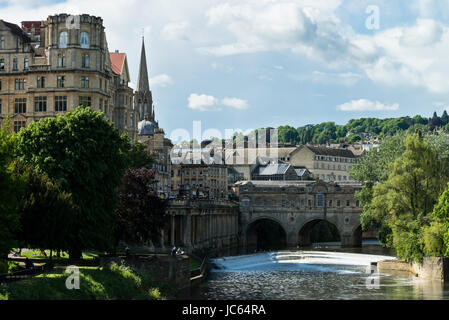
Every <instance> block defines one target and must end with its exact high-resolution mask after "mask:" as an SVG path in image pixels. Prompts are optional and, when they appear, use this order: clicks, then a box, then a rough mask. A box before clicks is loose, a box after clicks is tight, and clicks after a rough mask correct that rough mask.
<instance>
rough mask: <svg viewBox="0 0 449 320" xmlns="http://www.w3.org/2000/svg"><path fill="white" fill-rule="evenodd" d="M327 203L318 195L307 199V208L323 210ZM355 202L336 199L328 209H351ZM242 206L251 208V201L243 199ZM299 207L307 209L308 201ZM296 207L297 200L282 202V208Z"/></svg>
mask: <svg viewBox="0 0 449 320" xmlns="http://www.w3.org/2000/svg"><path fill="white" fill-rule="evenodd" d="M325 203H326V200H325V197H324V195H323V194H317V195H315V196H314V197H313V200H312V199H307V207H309V208H312V207H314V208H317V207H318V208H322V207H324V204H325ZM353 203H354V202H351V200H341V199H336V200H329V201H328V202H327V207H328V208H334V206H335V208H341V207H342V205H343V204H345V205H346V207H348V208H349V207H351V204H353ZM242 205H244V206H249V205H250V200H249V199H243V200H242ZM257 205H262V206H268V205H269V201H268V200H264V201H263V202H262V203H258V204H257ZM299 205H300V207H301V208H304V207H306V199H301V200H300V201H299ZM288 206H290V207H295V200H290V201H287V200H282V207H284V208H285V207H288ZM355 206H356V207H360V201H359V200H355Z"/></svg>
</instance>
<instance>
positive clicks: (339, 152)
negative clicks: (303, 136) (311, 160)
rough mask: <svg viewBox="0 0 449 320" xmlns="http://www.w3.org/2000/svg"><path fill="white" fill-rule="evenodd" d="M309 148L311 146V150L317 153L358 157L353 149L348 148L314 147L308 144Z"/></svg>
mask: <svg viewBox="0 0 449 320" xmlns="http://www.w3.org/2000/svg"><path fill="white" fill-rule="evenodd" d="M307 148H309V150H310V151H312V152H313V153H315V154H316V155H322V156H334V157H344V158H355V157H356V156H355V155H354V153H353V152H352V151H351V150H346V149H333V148H324V147H312V146H307Z"/></svg>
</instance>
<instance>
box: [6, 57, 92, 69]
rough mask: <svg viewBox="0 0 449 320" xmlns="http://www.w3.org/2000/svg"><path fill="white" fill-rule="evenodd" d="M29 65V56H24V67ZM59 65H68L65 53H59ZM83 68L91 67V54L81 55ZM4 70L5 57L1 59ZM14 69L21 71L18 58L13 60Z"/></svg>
mask: <svg viewBox="0 0 449 320" xmlns="http://www.w3.org/2000/svg"><path fill="white" fill-rule="evenodd" d="M29 67H30V65H29V59H28V58H24V59H23V69H24V70H25V71H26V70H28V69H29ZM58 67H59V68H64V67H66V58H65V53H60V54H58ZM81 68H90V56H89V54H83V55H82V56H81ZM4 70H5V59H4V58H1V59H0V71H4ZM12 70H13V71H19V67H18V61H17V58H13V60H12Z"/></svg>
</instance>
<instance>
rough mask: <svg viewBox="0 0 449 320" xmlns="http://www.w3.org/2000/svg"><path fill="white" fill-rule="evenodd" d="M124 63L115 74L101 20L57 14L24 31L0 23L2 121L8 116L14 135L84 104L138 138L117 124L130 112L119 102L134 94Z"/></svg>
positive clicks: (129, 105) (26, 25) (127, 105)
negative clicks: (45, 119)
mask: <svg viewBox="0 0 449 320" xmlns="http://www.w3.org/2000/svg"><path fill="white" fill-rule="evenodd" d="M38 25H39V28H38V27H37V26H38ZM124 65H125V66H124V67H123V68H122V69H121V71H123V72H118V73H117V72H114V70H113V67H112V66H111V57H110V53H109V50H108V45H107V41H106V34H105V31H104V26H103V20H102V19H101V18H100V17H95V16H91V15H87V14H83V15H80V16H76V17H73V16H70V15H67V14H58V15H54V16H49V17H48V18H47V20H45V21H26V22H24V23H23V29H22V28H21V27H19V26H18V25H16V24H12V23H8V22H6V21H3V20H0V106H1V108H0V121H2V120H3V119H4V118H5V117H6V116H9V117H10V118H11V121H12V125H13V127H14V130H15V131H18V130H20V128H21V127H25V126H27V125H28V124H29V123H31V122H33V121H38V120H40V119H42V118H46V117H55V116H57V115H61V114H64V113H66V112H69V111H71V110H73V109H74V108H75V107H77V106H79V105H84V106H89V107H92V108H93V109H94V110H101V111H103V112H104V113H105V116H106V118H107V119H109V120H110V121H112V122H116V126H117V127H118V129H119V130H120V131H121V132H128V133H129V134H130V135H132V134H133V133H134V134H136V133H137V130H136V129H137V128H136V129H133V128H130V127H129V126H122V125H121V124H120V123H119V122H120V121H119V119H122V118H123V119H124V118H125V117H130V115H131V114H132V113H133V112H134V111H133V104H132V99H131V102H128V103H126V98H124V99H125V102H124V103H122V100H120V97H121V96H123V97H125V96H128V97H129V96H130V95H131V96H132V89H130V88H129V87H128V82H127V81H129V74H127V70H126V69H127V66H126V61H125V62H124ZM116 71H117V70H116Z"/></svg>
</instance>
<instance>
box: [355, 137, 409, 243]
mask: <svg viewBox="0 0 449 320" xmlns="http://www.w3.org/2000/svg"><path fill="white" fill-rule="evenodd" d="M405 137H406V135H405V134H399V135H396V136H392V137H387V138H385V139H384V141H383V143H382V144H381V145H380V146H379V148H375V149H374V150H373V151H369V152H365V153H364V155H363V156H362V157H361V158H360V159H359V161H357V163H355V164H354V166H353V167H352V169H351V171H350V175H351V177H352V178H353V179H355V180H356V181H359V182H362V184H363V186H362V189H361V190H360V191H358V192H357V193H356V195H355V196H356V198H357V199H359V200H360V202H361V204H362V206H363V211H362V215H361V224H362V228H363V230H369V229H370V228H378V229H379V234H378V237H379V240H380V242H381V243H383V244H384V245H386V242H387V236H388V234H389V233H390V232H391V231H390V229H389V228H388V227H384V226H383V216H378V215H377V214H376V212H374V211H372V208H371V201H372V198H373V187H374V186H375V185H376V184H377V183H380V182H385V181H386V180H387V179H388V176H389V175H390V173H391V171H392V164H393V162H394V161H395V160H396V159H397V158H398V157H400V156H401V155H402V153H403V152H404V150H405V146H404V140H405Z"/></svg>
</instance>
